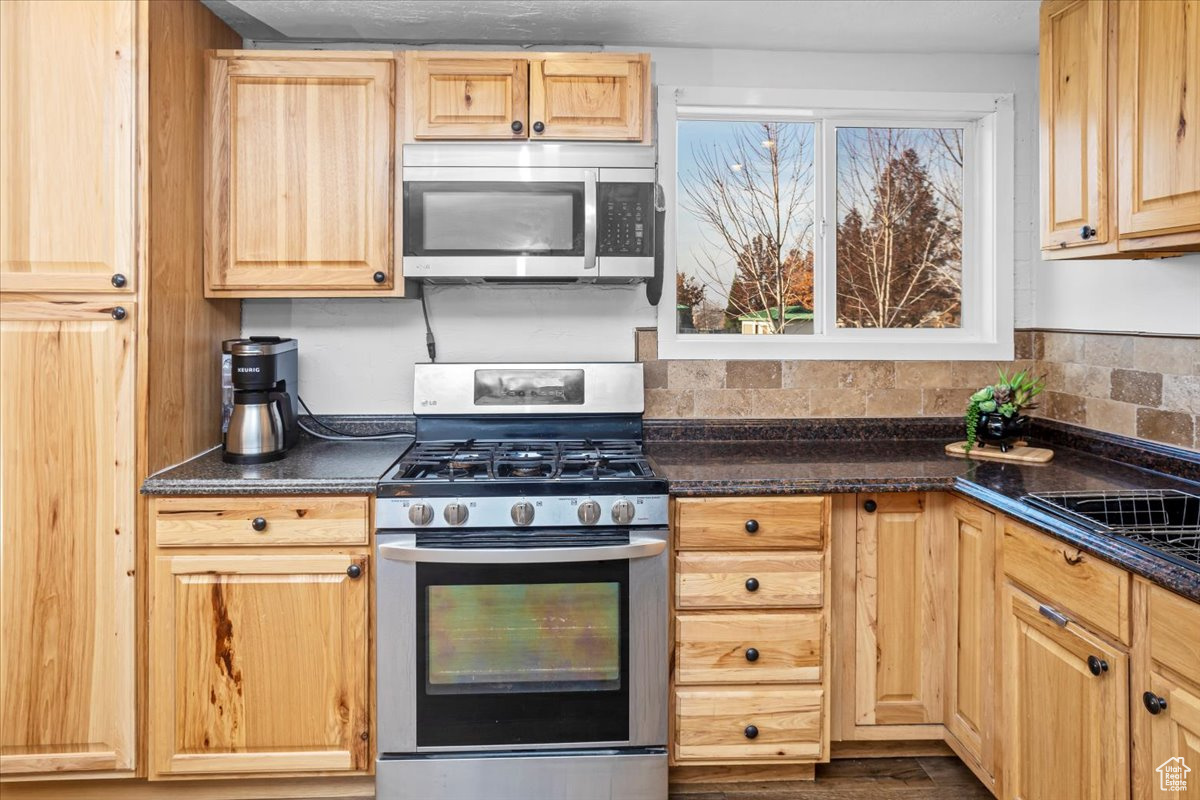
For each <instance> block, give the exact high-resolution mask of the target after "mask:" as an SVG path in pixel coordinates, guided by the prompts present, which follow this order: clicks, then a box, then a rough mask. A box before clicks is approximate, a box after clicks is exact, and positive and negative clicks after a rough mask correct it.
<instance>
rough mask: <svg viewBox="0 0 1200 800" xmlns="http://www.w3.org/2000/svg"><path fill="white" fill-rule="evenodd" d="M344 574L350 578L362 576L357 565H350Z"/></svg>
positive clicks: (360, 568)
mask: <svg viewBox="0 0 1200 800" xmlns="http://www.w3.org/2000/svg"><path fill="white" fill-rule="evenodd" d="M346 574H347V575H349V576H350V577H351V578H357V577H359V576H361V575H362V567H360V566H359V565H358V564H351V565H350V566H348V567H346Z"/></svg>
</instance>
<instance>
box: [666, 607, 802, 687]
mask: <svg viewBox="0 0 1200 800" xmlns="http://www.w3.org/2000/svg"><path fill="white" fill-rule="evenodd" d="M823 628H824V625H823V623H822V618H821V612H820V611H806V612H800V613H795V614H680V615H679V616H678V617H677V618H676V645H675V654H676V658H678V659H679V661H678V664H677V665H676V669H675V680H676V682H678V683H758V682H776V683H786V682H799V681H819V680H821V650H822V648H821V643H822V641H823V635H822V634H823Z"/></svg>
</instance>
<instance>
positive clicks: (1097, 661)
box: [1087, 656, 1108, 676]
mask: <svg viewBox="0 0 1200 800" xmlns="http://www.w3.org/2000/svg"><path fill="white" fill-rule="evenodd" d="M1087 665H1088V672H1090V673H1092V674H1093V675H1097V676H1099V675H1101V674H1102V673H1105V672H1108V662H1107V661H1105V660H1104V659H1103V658H1096V657H1095V656H1088V661H1087Z"/></svg>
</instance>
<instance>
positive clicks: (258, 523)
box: [250, 517, 267, 533]
mask: <svg viewBox="0 0 1200 800" xmlns="http://www.w3.org/2000/svg"><path fill="white" fill-rule="evenodd" d="M250 527H251V528H254V530H256V531H258V532H259V533H262V532H263V531H265V530H266V529H267V521H266V520H265V519H263V518H262V517H255V518H254V521H253V522H251V523H250Z"/></svg>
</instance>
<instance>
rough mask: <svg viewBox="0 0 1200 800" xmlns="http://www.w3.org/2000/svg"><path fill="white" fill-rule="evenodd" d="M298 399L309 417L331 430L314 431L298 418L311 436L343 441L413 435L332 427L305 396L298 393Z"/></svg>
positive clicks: (399, 432)
mask: <svg viewBox="0 0 1200 800" xmlns="http://www.w3.org/2000/svg"><path fill="white" fill-rule="evenodd" d="M296 399H297V400H298V401H300V406H301V408H303V409H304V410H305V412H307V413H308V418H309V419H311V420H312V421H313V422H315V423H316V424H317V425H318V426H320V427H322V428H324V429H325V430H327V431H329V433H321V432H320V431H314V430H313V429H312V428H310V427H308V426H307V425H305V424H304V423H303V422H301V421H299V420H297V422H298V423H299V425H300V428H301V429H302V430H303V431H304V432H305V433H307V434H309V435H310V436H315V437H317V438H318V439H328V440H329V441H332V442H341V441H348V440H351V439H399V438H400V437H403V436H412V435H413V433H412V431H389V432H386V433H348V432H347V431H339V430H338V429H337V428H332V427H330V426H329V425H326V424H325V423H324V422H321V420H319V419H317V415H316V414H314V413H313V412H312V409H311V408H309V407H308V403H306V402H304V398H303V397H301V396H300V395H296ZM329 434H334V435H333V436H330V435H329Z"/></svg>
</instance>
